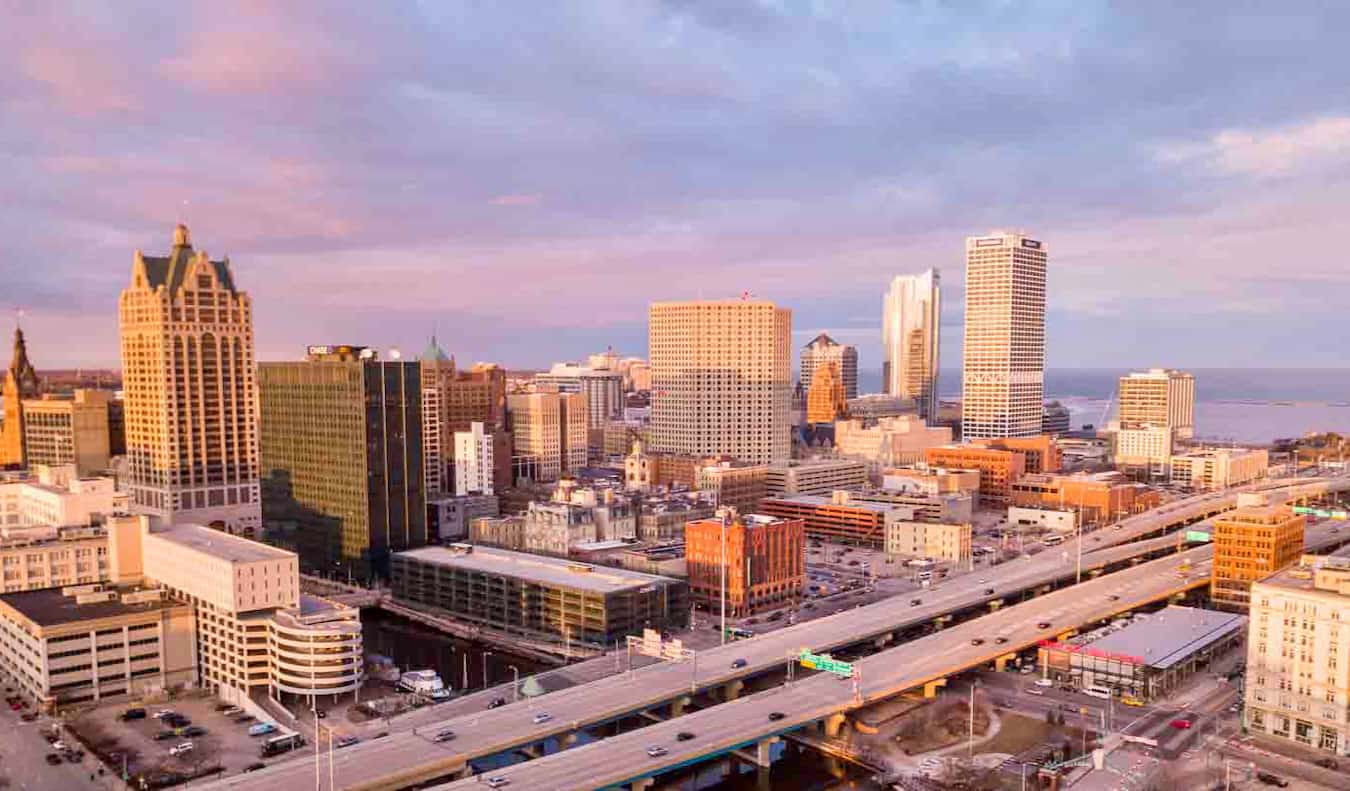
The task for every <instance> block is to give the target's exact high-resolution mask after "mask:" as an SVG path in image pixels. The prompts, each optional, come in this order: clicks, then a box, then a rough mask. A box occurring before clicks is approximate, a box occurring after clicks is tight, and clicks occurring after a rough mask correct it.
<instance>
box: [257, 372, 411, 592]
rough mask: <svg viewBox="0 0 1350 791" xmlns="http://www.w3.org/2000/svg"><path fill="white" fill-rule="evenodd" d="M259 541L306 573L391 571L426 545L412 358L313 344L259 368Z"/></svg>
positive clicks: (362, 574) (383, 573) (381, 573)
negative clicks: (289, 553) (295, 557)
mask: <svg viewBox="0 0 1350 791" xmlns="http://www.w3.org/2000/svg"><path fill="white" fill-rule="evenodd" d="M258 390H259V397H258V398H259V402H260V407H259V412H260V414H261V418H260V423H261V427H260V434H261V439H260V442H259V444H260V447H261V452H260V455H261V460H262V470H263V474H264V476H265V479H264V485H263V494H264V496H263V516H264V517H265V518H266V521H267V540H268V541H269V542H271V543H277V544H280V545H282V546H286V547H287V548H289V549H293V550H294V551H296V552H297V553H299V555H300V563H301V565H302V566H303V567H304V568H305V569H307V570H316V571H326V572H332V571H339V570H349V571H351V572H352V574H353V576H355V577H358V578H361V579H366V578H368V577H370V576H372V575H374V576H381V577H383V576H386V575H387V574H388V573H389V554H390V553H391V552H401V551H403V550H405V549H412V548H414V547H420V546H422V545H424V544H426V542H427V522H426V497H425V492H424V490H423V485H424V480H425V479H424V477H423V475H422V403H421V393H422V379H421V367H420V365H419V363H418V362H416V361H382V360H380V359H379V357H378V355H377V354H375V350H374V349H367V348H365V347H362V346H311V347H309V349H308V354H307V355H306V359H305V360H303V361H297V362H277V363H262V364H261V365H259V366H258Z"/></svg>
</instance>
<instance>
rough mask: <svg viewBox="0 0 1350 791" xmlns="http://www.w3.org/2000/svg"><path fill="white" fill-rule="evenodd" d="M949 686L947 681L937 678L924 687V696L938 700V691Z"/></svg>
mask: <svg viewBox="0 0 1350 791" xmlns="http://www.w3.org/2000/svg"><path fill="white" fill-rule="evenodd" d="M945 686H947V679H945V678H935V679H933V680H932V681H929V682H928V683H927V684H924V685H923V696H924V697H925V698H936V697H937V693H938V689H939V688H941V687H945Z"/></svg>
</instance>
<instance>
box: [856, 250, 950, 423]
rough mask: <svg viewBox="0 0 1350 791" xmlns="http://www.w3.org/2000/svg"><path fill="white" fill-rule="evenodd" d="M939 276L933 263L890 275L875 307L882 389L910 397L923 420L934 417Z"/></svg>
mask: <svg viewBox="0 0 1350 791" xmlns="http://www.w3.org/2000/svg"><path fill="white" fill-rule="evenodd" d="M941 282H942V280H941V278H940V277H939V275H938V272H937V270H936V269H929V270H928V271H926V272H924V273H922V274H918V275H898V276H896V277H895V279H893V280H891V285H890V288H889V289H887V291H886V297H885V299H884V300H883V302H882V309H881V348H882V361H881V386H882V390H883V392H884V393H886V394H887V395H891V396H898V397H900V398H905V399H912V400H913V401H914V403H915V404H916V405H917V406H918V409H919V417H921V418H923V419H924V420H933V419H935V418H936V417H937V408H938V400H937V399H938V389H937V387H938V351H939V347H940V346H941V329H942V289H941ZM849 397H850V398H853V397H854V396H849Z"/></svg>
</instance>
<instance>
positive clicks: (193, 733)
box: [183, 725, 206, 738]
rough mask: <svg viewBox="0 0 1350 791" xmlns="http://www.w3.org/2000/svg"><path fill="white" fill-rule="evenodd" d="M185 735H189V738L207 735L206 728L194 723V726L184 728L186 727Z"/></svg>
mask: <svg viewBox="0 0 1350 791" xmlns="http://www.w3.org/2000/svg"><path fill="white" fill-rule="evenodd" d="M183 735H184V736H187V737H189V738H196V737H198V736H205V735H206V729H205V728H203V727H202V726H200V725H193V726H191V727H188V728H184V729H183Z"/></svg>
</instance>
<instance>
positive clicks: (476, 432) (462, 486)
mask: <svg viewBox="0 0 1350 791" xmlns="http://www.w3.org/2000/svg"><path fill="white" fill-rule="evenodd" d="M423 392H424V393H425V392H426V389H425V388H423ZM454 464H455V487H454V492H455V494H456V495H458V496H460V497H463V496H464V495H467V494H496V493H497V492H503V491H506V490H507V489H508V488H510V487H511V435H509V434H507V433H506V432H504V431H489V430H488V428H487V424H485V423H482V422H479V421H476V420H475V421H474V422H472V423H470V424H469V430H468V431H456V432H455V452H454Z"/></svg>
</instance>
